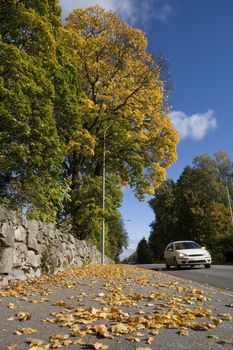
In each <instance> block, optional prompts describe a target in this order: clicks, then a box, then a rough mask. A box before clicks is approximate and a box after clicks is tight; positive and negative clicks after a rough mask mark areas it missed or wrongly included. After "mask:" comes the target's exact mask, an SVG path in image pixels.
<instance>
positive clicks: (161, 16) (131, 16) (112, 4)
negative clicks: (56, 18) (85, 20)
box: [59, 0, 173, 25]
mask: <svg viewBox="0 0 233 350" xmlns="http://www.w3.org/2000/svg"><path fill="white" fill-rule="evenodd" d="M166 1H167V0H166ZM59 2H60V5H61V7H62V10H63V16H62V17H63V19H65V17H66V16H67V15H68V14H69V13H70V12H71V11H72V10H74V9H75V8H87V7H89V6H94V5H99V6H100V7H102V8H104V9H106V10H112V11H114V12H117V13H118V14H120V15H121V16H122V18H123V20H126V21H128V22H129V23H130V24H137V23H139V22H140V23H141V24H142V25H146V24H147V23H148V21H149V20H150V19H151V18H154V19H156V20H157V21H161V22H166V21H167V20H168V18H170V17H171V16H172V14H173V9H172V7H171V6H170V5H169V4H167V3H165V1H161V0H144V1H143V2H142V1H138V0H59Z"/></svg>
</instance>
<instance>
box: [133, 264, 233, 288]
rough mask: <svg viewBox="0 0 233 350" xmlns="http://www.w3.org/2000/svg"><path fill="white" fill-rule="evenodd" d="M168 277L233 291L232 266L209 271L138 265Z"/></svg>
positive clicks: (202, 268) (201, 268)
mask: <svg viewBox="0 0 233 350" xmlns="http://www.w3.org/2000/svg"><path fill="white" fill-rule="evenodd" d="M139 266H141V267H145V268H149V269H152V270H157V271H161V272H164V273H167V274H169V275H173V276H177V277H180V278H185V279H188V280H191V281H196V282H199V283H203V284H207V285H210V286H213V287H217V288H221V289H225V290H229V291H233V265H212V266H211V268H210V269H205V268H204V267H203V266H200V267H193V268H188V267H186V268H181V269H180V270H175V269H174V268H171V269H166V268H165V265H164V264H149V265H139Z"/></svg>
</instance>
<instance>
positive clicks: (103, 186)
mask: <svg viewBox="0 0 233 350" xmlns="http://www.w3.org/2000/svg"><path fill="white" fill-rule="evenodd" d="M110 126H111V125H108V126H107V127H106V128H105V129H104V141H103V174H102V209H103V218H102V254H101V255H102V256H101V262H102V264H104V257H105V218H104V212H105V176H106V169H105V153H106V145H105V139H106V133H107V131H108V129H109V128H110Z"/></svg>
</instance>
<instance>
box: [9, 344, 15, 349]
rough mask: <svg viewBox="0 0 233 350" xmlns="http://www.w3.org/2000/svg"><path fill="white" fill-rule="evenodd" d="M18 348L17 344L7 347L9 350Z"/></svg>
mask: <svg viewBox="0 0 233 350" xmlns="http://www.w3.org/2000/svg"><path fill="white" fill-rule="evenodd" d="M16 348H17V345H16V344H12V345H9V346H8V347H7V350H15V349H16Z"/></svg>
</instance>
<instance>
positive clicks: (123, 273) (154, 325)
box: [0, 265, 233, 350]
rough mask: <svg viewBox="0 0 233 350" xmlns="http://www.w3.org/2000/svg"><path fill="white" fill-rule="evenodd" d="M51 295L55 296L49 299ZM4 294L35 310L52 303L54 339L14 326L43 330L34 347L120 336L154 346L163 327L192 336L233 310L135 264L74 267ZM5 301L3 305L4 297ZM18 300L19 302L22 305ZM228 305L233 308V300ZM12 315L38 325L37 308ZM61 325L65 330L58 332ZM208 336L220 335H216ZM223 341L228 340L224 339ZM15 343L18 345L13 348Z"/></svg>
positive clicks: (97, 349)
mask: <svg viewBox="0 0 233 350" xmlns="http://www.w3.org/2000/svg"><path fill="white" fill-rule="evenodd" d="M63 289H64V290H66V296H65V295H63V294H62V293H60V294H59V293H58V297H57V298H56V297H55V296H54V297H53V295H52V294H53V293H54V290H58V291H59V290H61V291H62V290H63ZM69 290H70V293H69V294H68V291H69ZM49 295H50V296H51V300H49V299H48V298H47V296H49ZM0 296H1V297H2V298H5V297H11V298H16V299H19V298H21V299H20V300H22V302H24V305H25V304H27V305H28V306H29V305H30V304H33V305H31V307H32V308H33V310H35V308H38V309H39V307H40V306H39V305H37V304H41V303H44V302H47V303H48V312H47V314H43V316H42V317H41V324H42V323H47V324H49V326H51V327H54V334H50V338H49V339H48V338H46V337H45V338H46V339H40V338H43V334H40V332H39V331H38V332H37V330H36V329H35V328H31V327H27V328H22V329H17V330H16V331H15V333H16V334H17V335H25V334H26V335H27V334H35V333H38V336H39V337H40V338H38V339H37V338H35V339H33V338H31V339H28V340H27V344H28V346H29V349H30V350H49V349H62V348H64V347H67V346H69V345H85V346H87V347H89V348H91V349H94V350H106V349H108V348H111V346H109V345H107V344H105V343H104V341H106V342H111V341H113V342H114V341H117V339H119V337H121V338H122V339H124V341H126V340H127V341H129V342H131V343H140V345H141V344H143V343H144V344H145V347H143V346H139V347H136V348H135V349H136V350H151V348H149V347H148V346H147V344H149V345H150V344H152V343H153V342H155V343H156V339H157V338H156V337H157V336H159V334H160V329H167V330H170V329H175V330H176V332H177V333H178V334H179V335H180V336H181V338H182V336H183V337H188V336H190V332H192V331H206V332H208V331H209V330H211V329H214V328H216V327H218V326H219V325H220V324H221V323H223V322H225V321H231V320H232V316H231V314H230V313H221V314H218V315H217V314H216V313H215V314H214V313H213V310H211V309H210V308H208V307H207V306H206V305H207V304H206V303H207V301H209V300H210V296H209V295H207V293H206V292H205V291H204V290H202V289H199V288H194V287H192V285H191V284H189V283H187V284H186V285H184V286H182V285H181V284H180V283H179V282H177V281H176V280H175V279H174V278H171V277H169V276H166V275H162V274H160V273H159V272H152V271H148V270H143V269H139V268H136V267H132V266H130V267H128V266H121V265H104V266H103V265H101V266H88V267H85V268H82V269H81V268H79V269H78V268H73V269H70V270H68V271H66V272H60V273H57V274H56V275H55V276H43V277H41V278H38V279H32V280H28V281H26V282H21V283H16V284H14V285H13V286H12V287H8V288H6V289H4V290H0ZM60 298H61V299H60ZM10 300H11V299H10ZM52 300H53V301H52ZM17 302H18V300H17ZM0 304H1V307H3V304H4V303H3V300H2V299H1V302H0ZM19 305H20V306H21V304H20V302H19V303H18V304H17V307H18V306H19ZM6 306H7V308H8V309H9V312H10V311H11V310H10V309H14V308H16V305H15V304H14V303H12V302H9V303H8V304H7V305H6ZM42 306H43V305H41V307H42ZM46 306H47V305H46ZM226 306H227V307H232V306H233V303H229V304H228V305H226ZM56 307H59V309H58V308H56ZM26 310H27V309H26ZM51 310H52V311H51ZM34 312H35V311H34ZM9 316H10V317H9V318H8V320H12V321H15V322H19V321H27V322H28V323H27V324H29V325H30V326H31V325H33V319H34V317H33V313H32V312H28V311H19V312H17V313H16V314H15V316H16V318H15V319H14V318H13V317H12V316H11V315H9ZM30 322H31V323H30ZM16 327H17V323H16ZM58 327H59V328H58ZM60 327H61V329H62V330H64V332H66V333H65V334H64V333H60V332H59V329H60ZM38 328H39V327H38ZM90 337H92V338H93V337H94V338H93V339H98V340H100V339H101V340H102V341H103V342H95V341H93V342H92V343H91V344H90V341H89V338H90ZM207 337H208V338H209V339H212V340H215V341H217V340H218V337H217V336H214V335H208V336H207ZM20 338H21V337H20ZM181 338H180V339H181ZM221 342H222V343H221V344H223V343H224V340H222V341H221ZM44 343H45V345H43V344H44ZM218 343H219V344H220V342H218ZM225 344H230V343H225ZM10 346H14V345H9V346H8V348H9V347H10ZM9 349H10V348H9ZM12 349H13V348H12ZM10 350H11V349H10Z"/></svg>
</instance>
